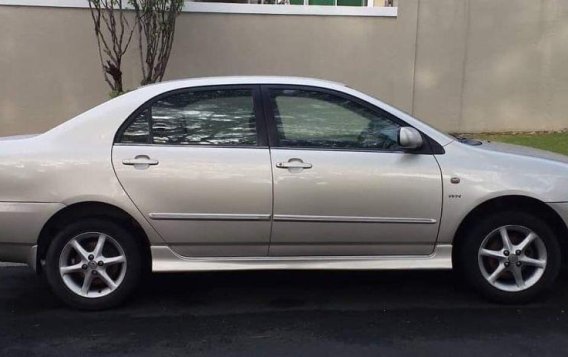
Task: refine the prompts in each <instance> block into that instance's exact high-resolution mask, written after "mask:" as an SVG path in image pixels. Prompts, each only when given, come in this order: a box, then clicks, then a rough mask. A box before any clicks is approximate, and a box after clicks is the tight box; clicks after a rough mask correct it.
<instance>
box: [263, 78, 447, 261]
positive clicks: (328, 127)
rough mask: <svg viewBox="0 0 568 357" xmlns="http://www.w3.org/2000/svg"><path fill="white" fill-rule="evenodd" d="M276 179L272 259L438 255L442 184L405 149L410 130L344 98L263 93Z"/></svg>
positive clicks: (429, 159)
mask: <svg viewBox="0 0 568 357" xmlns="http://www.w3.org/2000/svg"><path fill="white" fill-rule="evenodd" d="M263 94H264V98H265V106H266V110H265V111H266V113H268V123H269V125H268V127H269V132H270V144H271V158H272V172H273V176H274V218H273V219H274V222H273V229H272V238H271V245H270V255H274V256H290V255H414V254H416V255H424V254H429V253H431V252H432V251H433V249H434V244H435V242H436V238H437V233H438V227H439V223H440V222H439V221H440V216H441V210H442V179H441V173H440V168H439V166H438V164H437V162H436V159H435V158H434V156H433V155H432V154H431V153H430V152H429V150H428V147H427V146H425V147H424V149H423V150H420V151H416V152H405V151H404V150H402V149H401V148H400V147H399V146H398V143H397V134H398V129H399V128H400V127H401V126H404V125H405V124H404V123H403V122H401V121H400V120H399V119H398V118H395V117H393V116H392V115H390V114H389V113H386V112H384V111H382V110H380V109H379V108H376V107H374V106H371V105H370V104H368V103H365V102H362V101H361V100H358V99H357V98H354V97H351V96H348V95H346V94H343V93H340V92H335V91H330V90H326V89H320V88H312V87H296V86H265V87H263Z"/></svg>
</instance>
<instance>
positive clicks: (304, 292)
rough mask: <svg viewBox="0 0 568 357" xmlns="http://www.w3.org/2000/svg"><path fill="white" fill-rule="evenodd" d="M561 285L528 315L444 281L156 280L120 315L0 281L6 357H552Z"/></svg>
mask: <svg viewBox="0 0 568 357" xmlns="http://www.w3.org/2000/svg"><path fill="white" fill-rule="evenodd" d="M567 283H568V279H567V278H566V277H565V276H564V277H562V279H561V280H560V281H559V283H558V284H557V285H558V286H557V287H556V288H555V290H554V292H553V294H552V295H551V296H549V297H548V298H547V299H543V300H541V301H538V302H535V303H533V304H530V305H525V306H501V305H495V304H492V303H488V302H486V301H484V300H483V299H481V298H479V297H478V296H477V295H475V293H472V292H470V291H469V290H468V289H467V288H465V287H463V286H461V285H460V284H459V283H458V282H457V281H456V279H455V278H454V276H453V274H452V273H451V272H435V271H434V272H282V271H278V272H239V273H193V274H172V275H156V276H153V277H151V278H149V279H148V280H147V281H145V284H144V286H143V288H142V289H141V290H140V291H139V292H138V293H137V296H135V298H134V299H133V300H131V301H130V302H129V303H127V304H126V305H125V306H123V307H121V308H118V309H114V310H111V311H104V312H94V313H93V312H91V313H87V312H80V311H74V310H70V309H68V308H66V307H65V306H63V305H62V304H61V303H59V301H57V299H56V298H55V297H54V296H53V295H52V294H51V293H50V292H49V291H48V288H47V287H46V285H45V283H43V282H42V281H41V280H40V279H38V278H37V277H36V276H35V275H34V274H33V273H31V272H30V271H29V270H28V269H26V268H2V269H0V322H1V323H2V325H1V327H0V353H1V354H3V355H11V356H13V355H22V356H24V355H25V356H33V355H57V356H65V355H77V354H79V355H81V356H89V355H100V354H111V355H136V356H146V355H148V356H155V355H192V356H201V355H203V356H233V355H246V356H251V355H259V356H319V355H322V356H323V355H333V356H337V355H353V354H357V355H372V356H376V355H378V353H380V354H381V355H388V356H417V355H419V356H427V355H436V356H455V355H457V354H460V357H461V356H479V355H480V354H481V353H483V354H499V355H503V356H525V355H538V356H539V357H542V356H559V355H567V354H568V320H567V317H566V311H567V310H568V299H567V298H568V284H567Z"/></svg>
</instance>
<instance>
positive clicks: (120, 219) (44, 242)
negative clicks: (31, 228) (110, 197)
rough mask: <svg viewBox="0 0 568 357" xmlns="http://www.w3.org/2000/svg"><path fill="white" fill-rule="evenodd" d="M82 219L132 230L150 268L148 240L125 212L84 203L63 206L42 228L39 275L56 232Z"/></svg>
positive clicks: (96, 203)
mask: <svg viewBox="0 0 568 357" xmlns="http://www.w3.org/2000/svg"><path fill="white" fill-rule="evenodd" d="M84 218H103V219H108V220H111V221H113V222H115V223H117V224H120V225H122V226H123V227H125V228H127V229H129V230H132V232H133V233H134V236H135V237H138V238H139V239H138V243H139V244H138V245H139V247H140V251H141V254H142V257H143V262H144V263H145V264H146V266H147V267H151V259H152V257H151V253H150V240H149V239H148V235H147V234H146V232H145V231H144V229H143V228H142V226H141V225H140V224H139V223H138V221H136V219H134V217H132V216H131V215H130V214H129V213H128V212H126V211H125V210H123V209H121V208H119V207H117V206H114V205H111V204H109V203H103V202H97V201H85V202H78V203H74V204H71V205H69V206H65V207H64V208H62V209H61V210H59V211H57V212H56V213H55V214H54V215H53V216H52V217H51V218H50V219H49V220H48V221H47V222H46V223H45V224H44V226H43V228H42V229H41V231H40V234H39V237H38V241H37V256H36V267H37V272H38V273H40V272H41V270H42V266H43V261H44V260H45V256H46V254H47V250H48V248H49V245H50V244H51V242H52V240H53V238H54V236H55V235H56V234H57V232H58V231H59V230H60V229H61V228H62V227H64V225H66V224H68V223H69V222H72V221H75V220H80V219H84Z"/></svg>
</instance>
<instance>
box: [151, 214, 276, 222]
mask: <svg viewBox="0 0 568 357" xmlns="http://www.w3.org/2000/svg"><path fill="white" fill-rule="evenodd" d="M270 217H271V215H270V214H224V213H150V218H151V219H153V220H189V221H269V220H270Z"/></svg>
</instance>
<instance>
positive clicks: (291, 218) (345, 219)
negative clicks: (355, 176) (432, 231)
mask: <svg viewBox="0 0 568 357" xmlns="http://www.w3.org/2000/svg"><path fill="white" fill-rule="evenodd" d="M274 220H275V221H282V222H339V223H409V224H434V223H436V222H437V221H436V220H435V219H431V218H397V217H356V216H353V217H352V216H304V215H287V214H277V215H275V216H274Z"/></svg>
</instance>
